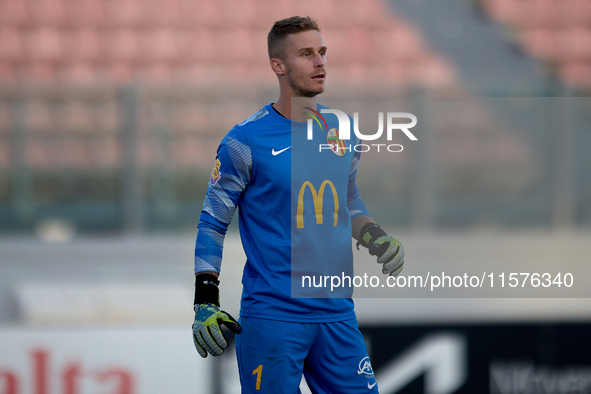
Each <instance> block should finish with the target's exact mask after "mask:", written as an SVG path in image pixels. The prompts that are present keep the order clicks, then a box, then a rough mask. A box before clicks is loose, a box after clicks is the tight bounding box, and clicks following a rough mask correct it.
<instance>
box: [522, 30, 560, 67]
mask: <svg viewBox="0 0 591 394" xmlns="http://www.w3.org/2000/svg"><path fill="white" fill-rule="evenodd" d="M557 36H558V33H557V31H556V30H552V29H549V28H543V27H537V28H536V27H534V28H531V29H528V30H525V31H524V32H523V33H522V34H521V44H522V45H523V47H524V48H525V50H526V52H527V53H529V54H530V55H531V56H533V57H535V58H538V59H544V60H557V59H559V58H560V56H561V45H560V40H559V38H558V37H557Z"/></svg>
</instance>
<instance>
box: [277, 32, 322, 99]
mask: <svg viewBox="0 0 591 394" xmlns="http://www.w3.org/2000/svg"><path fill="white" fill-rule="evenodd" d="M283 50H284V63H285V71H286V72H285V75H286V76H287V81H288V83H289V85H290V87H291V89H292V90H293V92H294V94H295V96H296V97H314V96H316V95H317V94H320V93H322V92H324V80H325V79H326V57H325V55H326V46H325V45H324V41H323V40H322V36H321V35H320V33H319V32H318V31H316V30H308V31H304V32H301V33H297V34H290V35H289V36H287V37H286V39H285V47H284V49H283Z"/></svg>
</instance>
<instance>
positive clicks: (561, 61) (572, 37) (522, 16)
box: [482, 0, 591, 88]
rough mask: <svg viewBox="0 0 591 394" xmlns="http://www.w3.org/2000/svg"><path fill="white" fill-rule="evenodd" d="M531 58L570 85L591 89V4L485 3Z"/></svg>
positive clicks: (547, 0)
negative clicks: (544, 64) (553, 69)
mask: <svg viewBox="0 0 591 394" xmlns="http://www.w3.org/2000/svg"><path fill="white" fill-rule="evenodd" d="M482 2H483V4H484V6H485V9H486V10H487V11H488V13H489V14H490V15H491V16H492V17H493V18H495V19H496V20H497V21H498V22H500V23H501V24H503V25H504V26H505V28H506V29H507V30H508V31H509V32H510V34H509V35H508V36H509V37H512V39H514V40H515V42H516V43H517V44H518V45H520V46H521V47H522V48H523V49H524V51H525V52H526V53H527V54H529V55H530V56H532V57H534V58H536V59H539V60H541V61H544V62H545V63H547V64H549V65H550V66H552V67H553V68H555V69H556V72H557V75H558V76H559V78H561V79H562V80H563V81H564V82H565V83H566V84H567V85H570V86H573V87H577V88H587V87H591V0H568V1H563V0H482Z"/></svg>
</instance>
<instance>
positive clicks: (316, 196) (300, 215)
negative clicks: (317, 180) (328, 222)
mask: <svg viewBox="0 0 591 394" xmlns="http://www.w3.org/2000/svg"><path fill="white" fill-rule="evenodd" d="M326 185H329V186H330V188H331V189H332V198H333V200H334V225H335V226H336V225H337V221H338V219H339V216H338V212H339V196H338V194H337V189H336V188H335V187H334V185H333V183H332V182H331V181H329V180H328V179H327V180H325V181H324V182H322V185H320V189H319V190H318V193H316V189H315V188H314V185H312V183H310V182H309V181H306V182H304V184H303V185H302V187H301V188H300V194H299V195H298V211H297V213H296V222H297V228H304V194H305V193H306V187H307V186H309V187H310V191H311V192H312V198H313V200H314V212H315V213H316V223H317V224H322V205H323V204H322V203H323V197H324V188H325V187H326Z"/></svg>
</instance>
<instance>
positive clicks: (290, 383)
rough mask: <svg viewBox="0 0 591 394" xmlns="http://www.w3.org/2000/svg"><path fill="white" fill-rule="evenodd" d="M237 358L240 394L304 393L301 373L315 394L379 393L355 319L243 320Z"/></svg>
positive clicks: (238, 336)
mask: <svg viewBox="0 0 591 394" xmlns="http://www.w3.org/2000/svg"><path fill="white" fill-rule="evenodd" d="M239 322H240V325H241V326H242V333H241V334H240V335H236V354H237V357H238V370H239V373H240V383H241V385H242V393H252V394H261V393H273V394H283V393H285V394H297V393H300V389H299V386H300V381H301V379H302V373H303V374H304V376H305V378H306V382H307V383H308V387H310V390H311V391H312V393H314V394H316V393H318V394H329V393H330V394H336V393H339V394H358V393H364V394H366V393H377V392H378V387H377V384H376V381H375V377H374V373H373V370H372V368H371V363H370V362H369V357H368V355H367V348H366V347H365V342H364V340H363V336H362V335H361V332H360V331H359V326H358V325H357V320H356V319H351V320H345V321H340V322H331V323H291V322H284V321H278V320H267V319H258V318H252V317H242V318H240V320H239Z"/></svg>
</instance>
